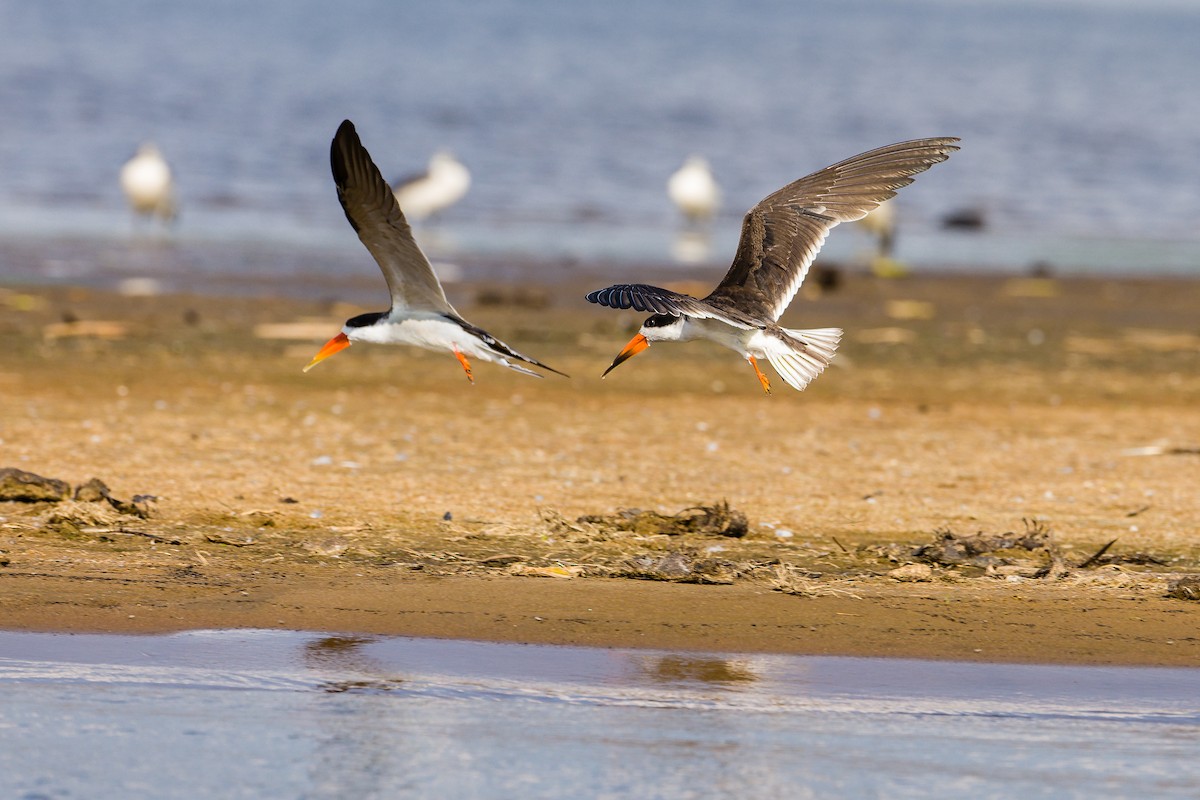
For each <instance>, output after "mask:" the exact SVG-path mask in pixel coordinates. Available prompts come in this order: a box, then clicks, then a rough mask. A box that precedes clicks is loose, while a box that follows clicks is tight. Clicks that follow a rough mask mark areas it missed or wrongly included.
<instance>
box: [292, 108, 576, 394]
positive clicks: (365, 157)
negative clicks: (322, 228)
mask: <svg viewBox="0 0 1200 800" xmlns="http://www.w3.org/2000/svg"><path fill="white" fill-rule="evenodd" d="M329 161H330V166H331V167H332V168H333V180H334V183H336V184H337V193H338V200H340V201H341V203H342V209H343V210H344V211H345V212H346V219H348V220H349V221H350V225H351V227H353V228H354V230H355V231H356V232H357V233H358V238H359V239H360V240H361V241H362V243H363V244H364V245H365V246H366V248H367V250H368V251H369V252H370V253H371V255H372V256H374V257H375V261H376V262H378V264H379V269H380V270H382V271H383V277H384V280H386V281H387V285H388V289H389V290H390V291H391V295H392V306H391V308H390V309H389V310H387V311H375V312H371V313H367V314H359V315H358V316H356V317H352V318H351V319H348V320H346V324H345V325H344V326H342V330H341V331H340V332H339V333H338V334H337V336H334V337H333V338H332V339H330V340H329V341H328V342H327V343H326V344H325V346H324V347H322V348H321V349H320V351H318V352H317V354H316V356H314V357H313V360H312V361H310V362H309V364H308V366H306V367H305V368H304V371H305V372H308V371H309V370H310V369H312V368H313V367H315V366H316V365H317V364H319V363H320V362H321V361H324V360H325V359H326V358H328V357H329V356H331V355H333V354H334V353H337V352H339V351H341V350H343V349H344V348H346V347H348V346H350V344H352V343H353V342H375V343H377V344H410V345H415V346H417V347H424V348H426V349H428V350H448V351H450V352H451V353H453V354H454V357H455V358H457V359H458V361H459V363H460V364H462V368H463V370H465V371H466V373H467V379H468V380H470V381H471V383H474V382H475V379H474V377H473V376H472V375H471V363H470V361H469V360H468V359H471V358H474V359H479V360H480V361H491V362H493V363H497V364H501V365H503V366H505V367H508V368H509V369H512V370H516V371H517V372H522V373H524V374H526V375H533V376H534V377H536V378H540V377H542V376H541V375H540V374H538V373H537V372H534V371H533V370H531V369H527V368H526V367H523V366H521V365H520V364H516V363H513V362H514V361H520V362H523V363H525V364H532V365H533V366H535V367H541V368H542V369H545V370H549V371H550V372H554V373H557V374H559V375H563V376H564V377H566V375H565V373H562V372H559V371H558V370H556V369H554V368H553V367H548V366H546V365H545V364H543V363H542V362H540V361H537V360H535V359H532V358H530V357H529V356H525V355H522V354H521V353H518V352H517V351H516V350H514V349H513V348H511V347H509V346H508V345H506V344H505V343H504V342H502V341H500V340H499V339H497V338H496V337H494V336H492V335H491V334H490V333H488V332H487V331H485V330H483V329H482V328H479V327H476V326H475V325H472V324H471V323H469V322H467V321H466V320H465V319H463V318H462V316H460V315H459V313H458V312H457V311H455V310H454V307H453V306H451V305H450V303H449V301H448V300H446V294H445V292H444V291H443V290H442V285H441V283H439V282H438V279H437V276H436V275H435V274H434V272H433V267H432V266H431V265H430V263H429V260H428V259H427V258H426V257H425V254H424V253H422V252H421V249H420V248H419V247H418V246H417V243H416V241H415V240H414V239H413V234H412V229H411V228H410V227H409V225H408V222H406V221H405V219H404V213H403V212H402V211H401V210H400V206H399V204H397V202H396V198H395V196H394V195H393V194H392V189H391V187H390V186H388V184H387V182H386V181H385V180H384V179H383V176H382V175H381V174H380V173H379V168H378V167H376V166H375V162H374V161H372V160H371V155H370V154H369V153H368V152H367V150H366V148H364V147H363V145H362V142H361V141H359V138H358V133H357V132H356V131H355V130H354V125H353V124H352V123H351V122H350V120H346V121H344V122H343V123H342V124H341V127H339V128H338V131H337V135H335V136H334V137H333V144H332V145H331V146H330V151H329ZM510 359H512V360H510Z"/></svg>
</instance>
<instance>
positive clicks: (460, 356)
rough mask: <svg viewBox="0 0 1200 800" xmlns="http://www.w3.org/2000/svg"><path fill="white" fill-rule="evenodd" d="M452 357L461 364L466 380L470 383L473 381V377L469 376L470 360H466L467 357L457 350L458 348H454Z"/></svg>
mask: <svg viewBox="0 0 1200 800" xmlns="http://www.w3.org/2000/svg"><path fill="white" fill-rule="evenodd" d="M454 357H455V358H457V359H458V363H460V364H462V367H463V370H464V371H465V372H466V373H467V380H469V381H470V382H471V383H474V382H475V378H473V377H472V376H471V362H470V361H467V357H466V356H464V355H463V354H462V353H460V352H458V348H457V347H455V348H454Z"/></svg>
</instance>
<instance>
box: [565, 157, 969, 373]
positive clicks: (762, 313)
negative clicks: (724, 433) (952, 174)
mask: <svg viewBox="0 0 1200 800" xmlns="http://www.w3.org/2000/svg"><path fill="white" fill-rule="evenodd" d="M957 141H959V140H958V139H957V138H955V137H941V138H935V139H917V140H914V141H910V142H900V143H899V144H893V145H888V146H887V147H880V148H878V149H876V150H871V151H869V152H866V153H863V154H861V155H857V156H854V157H853V158H849V159H846V160H845V161H842V162H840V163H837V164H834V165H833V166H831V167H826V168H825V169H823V170H820V171H819V172H814V173H813V174H812V175H809V176H808V177H805V178H801V179H800V180H798V181H795V182H793V183H790V184H788V185H787V186H785V187H783V188H782V189H780V190H779V191H777V192H775V193H774V194H771V195H768V196H767V197H766V198H764V199H763V200H762V201H761V202H760V203H759V204H758V205H756V206H755V207H754V208H752V209H750V211H749V212H748V213H747V214H746V216H745V219H744V220H743V221H742V236H741V240H740V241H739V242H738V249H737V253H736V255H734V258H733V265H732V266H731V267H730V268H729V271H728V272H727V273H726V274H725V277H724V278H723V279H722V280H721V282H720V284H718V285H717V288H716V289H714V290H713V291H712V293H711V294H709V295H708V296H707V297H705V298H703V299H698V298H695V297H690V296H688V295H686V294H680V293H679V292H672V291H669V290H667V289H660V288H658V287H657V286H647V285H645V284H639V283H635V284H618V285H616V286H610V287H608V288H607V289H600V290H599V291H595V292H592V293H591V294H589V295H588V296H587V299H588V301H589V302H592V303H598V304H600V305H602V306H608V307H609V308H632V309H635V310H637V311H648V312H650V313H651V314H652V315H653V316H651V317H650V318H648V319H647V320H646V321H645V322H644V323H643V324H642V327H641V330H639V331H638V333H637V335H636V336H634V337H633V339H631V340H630V342H629V344H627V345H625V348H624V349H623V350H621V352H620V353H619V354H617V357H616V358H615V359H613V362H612V364H611V365H610V366H609V368H608V369H606V370H605V371H604V374H605V375H607V374H608V373H609V372H611V371H612V370H613V369H615V368H616V367H617V366H618V365H620V364H621V363H623V362H624V361H626V360H627V359H629V358H631V357H632V356H634V355H637V354H638V353H640V352H641V351H642V350H645V349H646V348H647V347H648V346H649V345H650V343H651V342H686V341H690V340H692V339H708V340H709V341H713V342H716V343H717V344H720V345H724V346H725V347H728V348H730V349H731V350H734V351H736V352H737V353H738V354H739V355H741V356H742V357H743V358H745V359H746V360H747V361H749V362H750V366H752V367H753V368H754V373H755V375H757V376H758V380H759V383H761V384H762V388H763V390H764V391H765V392H767V393H770V391H771V382H770V381H769V380H768V379H767V376H766V375H764V374H763V373H762V370H761V369H759V367H758V359H760V358H765V359H767V360H768V361H770V362H771V366H773V367H774V368H775V371H776V372H778V373H779V375H780V376H781V377H782V378H783V379H784V380H785V381H787V383H788V384H789V385H791V386H792V387H794V388H796V389H803V388H804V387H805V386H807V385H808V384H809V382H811V381H812V380H813V378H815V377H817V376H818V375H819V374H821V371H822V370H824V369H825V367H826V366H828V364H829V362H830V360H831V359H832V358H833V354H834V350H836V349H837V346H838V342H839V341H841V337H842V331H841V330H840V329H838V328H815V329H809V330H794V329H790V328H783V327H780V326H779V325H778V324H777V321H778V319H779V317H780V316H781V315H782V314H783V312H784V311H785V310H787V307H788V305H789V304H790V303H791V302H792V298H793V297H795V295H796V290H798V289H799V288H800V284H801V282H803V280H804V276H805V274H807V272H808V268H809V267H810V266H811V265H812V263H813V259H814V258H815V257H816V255H817V252H818V251H819V250H820V249H821V245H822V244H824V243H825V237H826V236H828V235H829V231H830V230H831V229H832V228H833V227H834V226H835V225H837V224H838V223H841V222H851V221H853V220H858V219H862V218H863V217H864V216H865V215H866V214H867V213H869V212H870V211H872V210H873V209H874V208H876V207H877V206H878V205H879V204H880V203H882V202H883V201H884V200H887V199H889V198H891V197H893V196H895V194H896V191H897V190H898V189H901V188H903V187H905V186H907V185H908V184H910V183H912V182H913V176H914V175H917V174H918V173H921V172H924V171H925V170H927V169H929V168H930V167H931V166H933V165H934V164H938V163H941V162H942V161H945V160H946V159H947V158H949V157H950V154H951V153H953V152H955V151H956V150H958V146H957V145H956V144H955V142H957Z"/></svg>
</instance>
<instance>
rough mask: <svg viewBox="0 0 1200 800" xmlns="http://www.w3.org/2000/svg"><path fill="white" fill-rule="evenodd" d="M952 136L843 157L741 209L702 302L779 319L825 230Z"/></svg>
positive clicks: (861, 208)
mask: <svg viewBox="0 0 1200 800" xmlns="http://www.w3.org/2000/svg"><path fill="white" fill-rule="evenodd" d="M957 141H958V139H957V138H955V137H952V136H946V137H941V138H935V139H916V140H914V141H911V142H900V143H899V144H892V145H888V146H887V147H880V148H878V149H876V150H871V151H869V152H866V153H863V154H861V155H857V156H854V157H853V158H848V159H846V160H845V161H842V162H840V163H837V164H834V165H833V166H831V167H826V168H825V169H823V170H820V171H819V172H814V173H813V174H812V175H809V176H807V177H805V178H801V179H800V180H798V181H795V182H793V183H789V184H788V185H787V186H785V187H783V188H782V189H780V190H779V191H777V192H775V193H773V194H771V195H768V196H767V197H766V198H764V199H763V200H762V202H760V203H759V204H758V205H756V206H755V207H754V208H752V209H750V211H749V212H748V213H747V214H746V217H745V219H744V220H743V221H742V238H741V240H740V241H739V242H738V249H737V254H736V255H735V256H734V259H733V265H732V266H731V267H730V268H729V272H727V273H726V274H725V277H724V278H723V279H722V280H721V283H720V284H719V285H718V286H717V288H716V289H715V290H714V291H713V293H712V294H710V295H709V296H708V297H707V298H705V300H706V301H708V302H709V303H711V304H712V305H714V306H717V307H728V306H733V307H736V308H738V309H740V310H742V311H744V312H746V313H747V314H750V315H753V316H756V317H760V318H761V319H764V320H771V321H775V320H778V319H779V317H780V315H781V314H783V312H784V310H785V309H787V307H788V304H789V303H791V302H792V298H793V297H795V295H796V290H797V289H799V288H800V284H801V283H802V282H803V281H804V276H805V275H806V274H807V273H808V268H809V267H810V266H811V265H812V262H813V259H814V258H816V255H817V252H818V251H819V250H820V249H821V245H823V244H824V243H825V237H826V236H827V235H828V234H829V231H830V229H832V228H833V227H834V226H835V225H837V224H838V223H841V222H852V221H854V220H858V219H862V218H863V217H865V216H866V215H867V214H868V213H869V212H871V211H873V210H874V209H875V208H876V207H878V205H879V204H880V203H882V202H883V201H884V200H887V199H889V198H891V197H894V196H895V195H896V191H897V190H898V189H901V188H903V187H905V186H907V185H908V184H910V183H912V182H913V176H915V175H917V174H918V173H921V172H924V171H925V170H927V169H929V168H930V167H931V166H933V165H934V164H938V163H941V162H942V161H945V160H946V159H947V158H949V157H950V154H951V153H953V152H954V151H956V150H958V146H957V145H956V144H955V142H957Z"/></svg>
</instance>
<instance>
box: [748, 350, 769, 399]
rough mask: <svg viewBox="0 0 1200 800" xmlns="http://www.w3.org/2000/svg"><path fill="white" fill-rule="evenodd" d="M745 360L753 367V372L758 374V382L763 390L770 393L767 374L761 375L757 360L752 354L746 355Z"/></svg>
mask: <svg viewBox="0 0 1200 800" xmlns="http://www.w3.org/2000/svg"><path fill="white" fill-rule="evenodd" d="M746 360H747V361H749V362H750V366H752V367H754V374H755V375H757V376H758V382H759V383H761V384H762V387H763V391H764V392H766V393H767V394H770V393H771V382H770V381H769V380H767V376H766V375H763V374H762V370H761V369H759V368H758V360H757V359H755V357H754V356H746Z"/></svg>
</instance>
